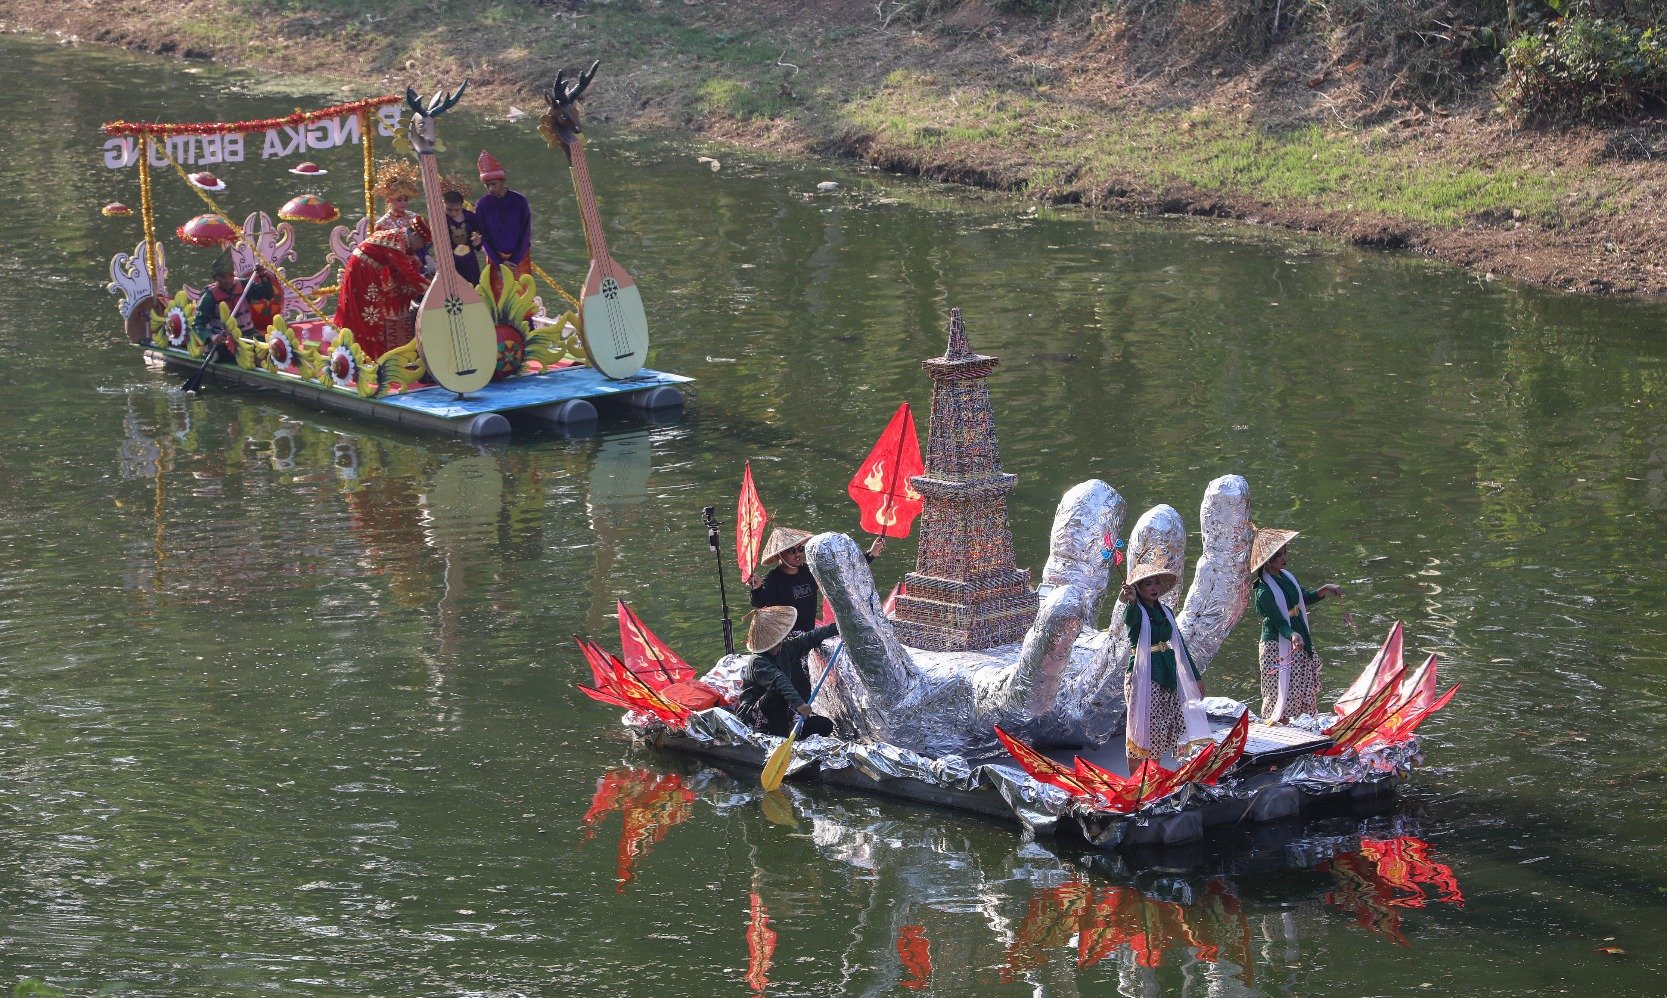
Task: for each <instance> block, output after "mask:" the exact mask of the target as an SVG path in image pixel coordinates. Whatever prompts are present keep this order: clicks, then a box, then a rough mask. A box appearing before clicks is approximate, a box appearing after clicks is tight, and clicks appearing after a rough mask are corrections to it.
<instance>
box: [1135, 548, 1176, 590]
mask: <svg viewBox="0 0 1667 998" xmlns="http://www.w3.org/2000/svg"><path fill="white" fill-rule="evenodd" d="M1155 575H1161V576H1163V577H1165V578H1167V579H1168V580H1169V583H1168V585H1165V586H1164V587H1163V590H1162V591H1161V592H1159V593H1158V595H1159V596H1162V595H1163V594H1164V593H1167V592H1169V591H1170V590H1171V589H1174V588H1175V583H1176V582H1178V581H1180V578H1181V577H1180V575H1178V574H1176V572H1175V570H1174V569H1172V568H1170V567H1169V559H1168V557H1167V553H1166V552H1165V551H1164V549H1163V548H1161V547H1153V548H1149V549H1147V550H1145V551H1142V552H1141V554H1140V561H1139V563H1138V564H1132V565H1130V566H1129V585H1131V586H1132V585H1135V584H1136V583H1138V582H1141V581H1142V580H1144V579H1150V578H1152V577H1153V576H1155Z"/></svg>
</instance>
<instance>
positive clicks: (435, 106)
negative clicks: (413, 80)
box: [405, 80, 469, 155]
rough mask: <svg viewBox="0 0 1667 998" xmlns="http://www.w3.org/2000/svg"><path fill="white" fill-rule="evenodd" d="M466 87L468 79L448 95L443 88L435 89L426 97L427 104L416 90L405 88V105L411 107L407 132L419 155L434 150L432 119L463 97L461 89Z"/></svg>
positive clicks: (435, 142) (435, 137)
mask: <svg viewBox="0 0 1667 998" xmlns="http://www.w3.org/2000/svg"><path fill="white" fill-rule="evenodd" d="M467 89H469V81H468V80H464V81H463V85H462V86H460V87H458V88H457V89H456V90H454V91H452V93H451V94H450V95H448V94H447V93H446V92H445V91H444V90H438V91H435V94H434V96H433V97H430V98H429V99H428V104H427V105H426V106H425V105H424V104H423V102H422V99H421V98H420V97H418V96H417V91H416V90H414V89H412V88H411V87H406V88H405V106H406V107H409V108H410V109H411V128H410V133H409V134H410V137H411V147H412V148H413V149H415V150H416V151H417V153H418V154H419V155H427V154H429V153H432V152H434V150H435V147H436V145H437V143H438V139H437V133H436V132H435V128H434V119H435V118H438V117H439V116H440V115H442V114H444V113H446V111H448V110H450V109H451V108H452V107H453V106H455V105H456V104H457V102H458V101H459V100H461V99H462V98H463V91H465V90H467Z"/></svg>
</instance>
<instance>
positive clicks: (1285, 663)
mask: <svg viewBox="0 0 1667 998" xmlns="http://www.w3.org/2000/svg"><path fill="white" fill-rule="evenodd" d="M1279 574H1280V575H1283V576H1285V578H1287V579H1290V580H1291V588H1293V589H1295V590H1296V591H1297V609H1298V610H1300V611H1301V612H1302V629H1303V630H1305V631H1308V633H1309V634H1313V633H1314V632H1313V631H1312V630H1311V629H1310V628H1309V626H1308V600H1306V599H1304V598H1303V595H1302V586H1301V584H1300V583H1298V582H1297V577H1296V576H1294V575H1292V574H1291V571H1290V569H1287V568H1282V569H1280V570H1279ZM1262 584H1263V585H1265V586H1267V587H1268V591H1270V592H1272V593H1273V601H1274V603H1275V604H1277V605H1278V607H1279V615H1280V616H1281V617H1283V618H1284V619H1285V620H1287V621H1289V620H1290V619H1291V605H1290V604H1289V603H1287V602H1285V590H1284V589H1283V588H1281V587H1280V585H1279V583H1278V582H1276V581H1275V580H1274V577H1273V576H1272V575H1269V574H1268V573H1267V572H1263V573H1262ZM1308 650H1309V651H1313V650H1314V649H1312V648H1309V649H1308ZM1290 687H1291V639H1290V638H1288V637H1285V636H1284V635H1283V634H1281V635H1279V697H1278V699H1276V700H1275V701H1274V702H1273V716H1274V717H1275V718H1280V717H1284V716H1285V694H1286V693H1287V692H1289V690H1290Z"/></svg>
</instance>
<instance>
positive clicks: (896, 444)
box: [846, 402, 926, 537]
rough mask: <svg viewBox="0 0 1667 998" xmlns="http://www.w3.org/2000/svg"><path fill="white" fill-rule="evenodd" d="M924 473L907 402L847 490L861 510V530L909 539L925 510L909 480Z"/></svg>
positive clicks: (913, 421) (877, 442)
mask: <svg viewBox="0 0 1667 998" xmlns="http://www.w3.org/2000/svg"><path fill="white" fill-rule="evenodd" d="M925 471H926V462H925V461H923V460H921V457H920V439H919V438H918V437H917V436H916V434H915V416H914V413H913V412H911V411H910V410H909V403H907V402H904V403H903V404H902V405H900V406H898V407H897V413H896V414H895V415H894V416H892V417H891V422H890V423H888V424H886V430H885V432H884V433H882V434H880V439H879V440H878V441H876V442H875V444H874V449H873V450H871V451H869V452H868V457H867V458H866V459H865V460H864V461H863V462H862V467H860V468H858V469H857V473H856V474H855V475H853V476H852V477H851V484H850V485H848V486H846V491H847V492H849V493H850V494H851V499H852V501H853V502H855V503H856V504H857V506H858V508H860V509H861V510H862V529H864V530H866V531H868V532H869V533H871V534H879V535H880V536H881V537H907V536H908V535H909V526H910V525H911V524H913V523H914V522H915V517H917V516H919V515H920V511H921V510H922V509H924V508H925V506H926V501H925V500H924V499H922V498H921V495H920V493H919V492H916V491H915V490H914V488H913V487H912V486H911V485H909V479H910V478H913V477H914V476H915V475H920V474H924V473H925Z"/></svg>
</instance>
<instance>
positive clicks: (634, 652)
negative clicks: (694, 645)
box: [616, 600, 695, 690]
mask: <svg viewBox="0 0 1667 998" xmlns="http://www.w3.org/2000/svg"><path fill="white" fill-rule="evenodd" d="M617 603H618V606H617V608H616V609H618V611H619V646H620V650H621V651H623V652H624V653H625V667H626V668H627V669H630V670H631V672H632V674H633V675H635V676H636V677H637V678H638V679H641V680H642V681H643V682H645V683H647V684H648V685H649V687H650V688H651V689H654V690H663V689H665V688H666V687H667V686H670V685H671V684H673V683H683V682H688V681H689V680H692V679H694V678H695V670H694V669H691V668H690V667H689V663H687V662H685V661H683V658H682V656H680V655H678V654H677V653H676V652H674V651H672V650H671V648H670V647H668V646H667V645H666V643H665V642H664V641H661V640H660V638H659V635H657V634H655V633H654V632H653V631H651V630H649V629H648V625H647V624H645V623H643V622H642V618H641V617H638V616H637V612H636V611H635V610H633V609H631V607H630V606H629V605H628V604H627V603H626V602H625V601H624V600H618V601H617Z"/></svg>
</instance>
